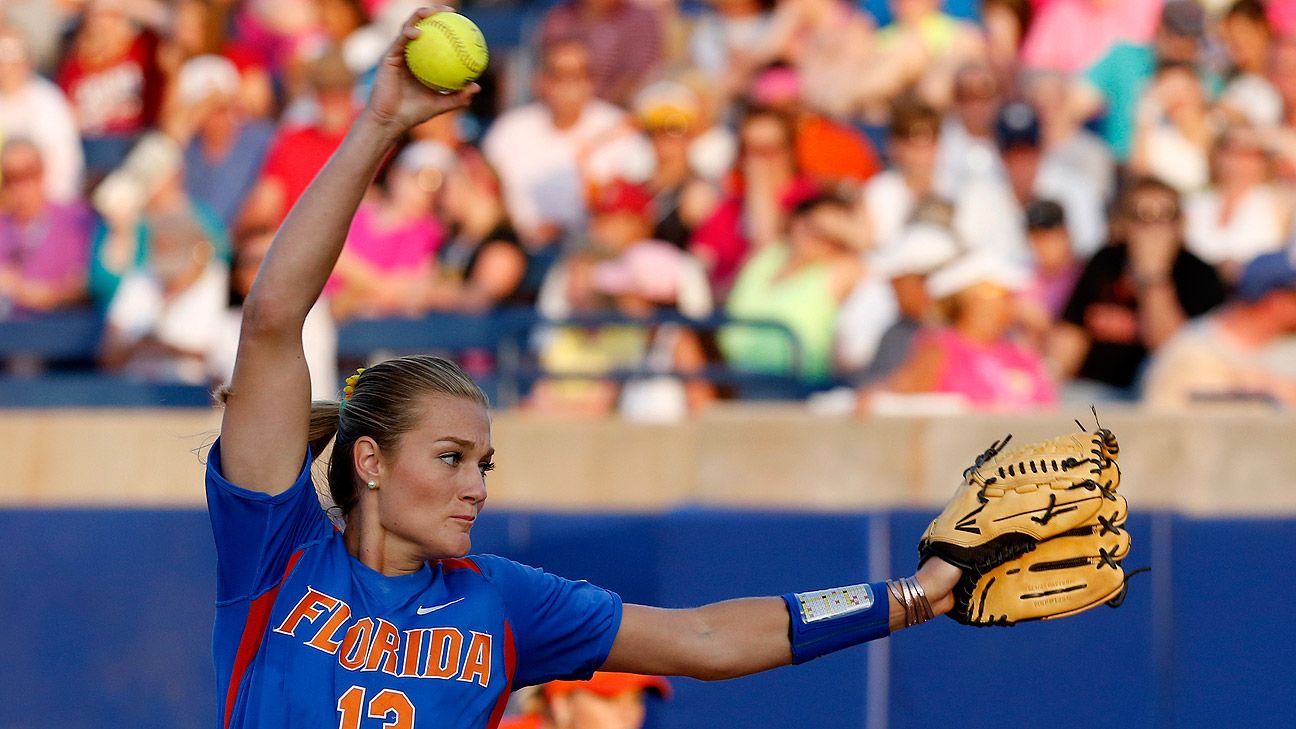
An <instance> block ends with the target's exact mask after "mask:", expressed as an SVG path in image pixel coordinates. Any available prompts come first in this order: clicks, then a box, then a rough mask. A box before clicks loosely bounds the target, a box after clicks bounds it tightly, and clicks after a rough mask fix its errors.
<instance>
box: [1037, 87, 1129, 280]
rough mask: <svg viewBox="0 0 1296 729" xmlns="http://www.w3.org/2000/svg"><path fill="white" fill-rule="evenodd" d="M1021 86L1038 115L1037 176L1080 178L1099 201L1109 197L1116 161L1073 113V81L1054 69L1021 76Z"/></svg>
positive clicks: (1100, 243) (1113, 186)
mask: <svg viewBox="0 0 1296 729" xmlns="http://www.w3.org/2000/svg"><path fill="white" fill-rule="evenodd" d="M1022 87H1023V88H1022V91H1023V95H1024V98H1025V100H1026V101H1027V102H1028V103H1029V104H1030V106H1031V108H1032V109H1033V110H1034V111H1035V114H1036V115H1037V116H1038V117H1039V122H1040V142H1041V144H1042V146H1043V149H1044V158H1043V159H1041V160H1040V174H1041V176H1043V177H1045V178H1048V179H1075V178H1077V177H1080V178H1083V179H1084V180H1085V181H1086V184H1088V185H1089V186H1091V187H1093V189H1094V190H1095V191H1096V192H1097V193H1098V194H1099V196H1100V197H1101V199H1102V202H1104V203H1106V202H1107V201H1109V200H1111V199H1112V197H1113V195H1114V194H1115V190H1116V161H1115V159H1114V158H1113V157H1112V153H1111V150H1110V149H1108V147H1107V145H1106V144H1105V143H1104V142H1103V140H1102V138H1101V137H1099V136H1098V135H1097V134H1094V133H1093V132H1091V131H1089V130H1088V129H1086V128H1085V127H1084V126H1083V125H1082V124H1081V123H1080V120H1079V119H1077V118H1076V116H1075V114H1074V113H1073V110H1074V105H1075V102H1074V100H1073V96H1074V95H1075V90H1074V84H1072V83H1071V82H1070V81H1069V80H1068V79H1067V78H1066V77H1065V76H1063V75H1062V74H1059V73H1056V72H1054V71H1035V72H1031V73H1029V74H1026V75H1025V76H1024V79H1023V82H1022ZM1099 214H1100V215H1103V214H1104V213H1103V211H1099ZM1104 217H1105V215H1104ZM1102 222H1103V221H1099V224H1100V226H1101V224H1102ZM1103 242H1104V241H1103V240H1102V239H1101V238H1099V239H1096V240H1094V241H1092V243H1093V245H1094V246H1095V250H1096V246H1099V245H1102V243H1103ZM1085 253H1086V255H1088V254H1091V253H1093V251H1092V250H1090V251H1086V252H1085Z"/></svg>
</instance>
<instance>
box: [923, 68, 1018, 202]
mask: <svg viewBox="0 0 1296 729" xmlns="http://www.w3.org/2000/svg"><path fill="white" fill-rule="evenodd" d="M1001 101H1002V90H1001V89H1000V88H999V84H998V82H997V81H996V80H995V77H994V74H992V73H990V69H989V67H988V66H985V65H983V64H971V65H967V66H964V67H962V68H960V69H959V70H958V72H957V73H956V74H955V75H954V105H953V107H952V109H951V111H950V112H949V113H947V114H946V115H945V119H944V120H943V121H942V122H941V128H940V137H939V142H938V144H937V148H936V179H935V191H936V194H938V195H940V196H941V197H943V198H945V199H947V200H954V199H956V198H957V197H958V195H959V194H960V193H961V192H962V190H963V188H964V186H966V185H967V184H968V183H970V182H972V181H973V180H979V179H982V178H986V177H998V176H1002V175H1003V162H1002V161H1001V160H1000V159H999V151H998V149H996V147H995V137H994V132H995V118H996V117H997V116H998V114H999V106H1000V103H1001Z"/></svg>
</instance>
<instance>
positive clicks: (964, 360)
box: [886, 251, 1057, 411]
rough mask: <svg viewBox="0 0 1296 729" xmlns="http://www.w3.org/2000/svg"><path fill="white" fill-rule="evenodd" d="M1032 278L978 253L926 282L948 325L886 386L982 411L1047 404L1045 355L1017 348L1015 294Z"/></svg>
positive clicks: (920, 340)
mask: <svg viewBox="0 0 1296 729" xmlns="http://www.w3.org/2000/svg"><path fill="white" fill-rule="evenodd" d="M1026 277H1027V274H1026V272H1025V271H1024V270H1023V269H1020V268H1017V267H1015V266H1014V264H1013V263H1012V261H1010V260H1008V259H1005V258H1003V257H1001V256H999V255H997V254H994V253H990V252H987V251H975V252H972V253H969V254H965V255H964V256H963V257H961V258H959V259H956V260H955V261H952V262H950V263H948V264H946V265H945V266H943V267H942V268H941V269H940V270H939V271H937V272H936V273H934V274H932V275H931V277H930V278H928V279H927V291H928V294H929V295H930V296H931V297H932V299H933V300H935V301H936V302H937V305H938V307H939V308H940V309H941V310H942V316H943V319H944V321H945V322H947V325H946V326H942V327H935V328H929V329H924V330H922V331H920V332H919V333H918V334H917V335H916V336H915V338H914V343H913V347H912V349H911V351H910V354H909V358H908V360H907V361H906V362H905V363H904V364H903V365H901V366H900V368H899V369H898V370H897V371H896V372H895V373H894V374H893V375H892V376H891V378H890V379H889V380H888V381H887V385H886V389H887V390H889V391H891V392H897V393H922V392H935V393H943V394H947V395H956V396H958V397H959V398H960V399H962V400H963V401H964V402H965V403H966V405H967V407H970V408H974V409H977V410H993V411H1020V410H1029V409H1035V408H1040V407H1047V406H1049V405H1052V404H1054V403H1055V402H1056V401H1057V390H1056V388H1055V387H1054V385H1053V383H1052V381H1051V380H1050V378H1049V375H1048V373H1047V371H1046V367H1045V364H1044V358H1043V356H1042V355H1041V354H1040V353H1039V352H1038V351H1037V350H1033V349H1031V348H1030V347H1028V346H1026V345H1024V344H1022V343H1020V342H1019V341H1018V340H1017V339H1016V338H1015V337H1014V333H1013V326H1014V324H1015V323H1016V321H1017V312H1016V304H1015V301H1014V295H1015V294H1016V293H1017V292H1019V291H1020V290H1021V289H1022V287H1023V286H1024V285H1025V283H1026Z"/></svg>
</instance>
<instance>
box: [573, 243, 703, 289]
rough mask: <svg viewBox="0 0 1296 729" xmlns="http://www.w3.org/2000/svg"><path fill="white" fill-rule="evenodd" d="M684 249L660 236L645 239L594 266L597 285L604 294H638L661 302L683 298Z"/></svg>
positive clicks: (595, 285) (595, 283)
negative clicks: (655, 238) (660, 239)
mask: <svg viewBox="0 0 1296 729" xmlns="http://www.w3.org/2000/svg"><path fill="white" fill-rule="evenodd" d="M684 255H685V254H684V252H683V251H681V250H680V249H678V248H676V247H675V246H673V245H671V244H669V243H666V242H664V241H659V240H644V241H640V242H638V243H635V244H634V245H632V246H630V247H629V248H628V249H626V251H625V252H623V253H622V254H621V255H619V256H617V257H616V258H613V259H611V260H607V261H603V262H601V263H599V264H598V265H596V266H595V267H594V288H595V289H596V290H597V291H599V292H600V293H603V294H608V295H610V296H621V295H623V294H634V295H636V296H641V297H643V298H645V299H647V300H649V301H652V302H654V303H658V304H673V303H675V301H676V300H677V299H678V298H679V293H680V283H681V278H682V277H683V275H684V267H685V257H684Z"/></svg>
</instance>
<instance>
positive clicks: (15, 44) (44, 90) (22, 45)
mask: <svg viewBox="0 0 1296 729" xmlns="http://www.w3.org/2000/svg"><path fill="white" fill-rule="evenodd" d="M16 138H25V139H29V140H31V141H32V142H33V143H34V144H36V146H37V147H39V148H40V155H41V159H42V162H43V171H44V175H43V176H42V179H43V180H44V185H45V194H46V195H48V196H49V198H50V200H53V201H54V202H60V203H65V202H71V201H73V200H77V199H80V197H81V192H82V191H81V182H82V176H83V173H84V167H85V158H84V155H83V154H82V152H81V137H80V133H79V132H78V131H77V124H76V119H75V118H74V117H73V115H72V107H71V106H69V105H68V101H67V98H66V97H64V96H63V92H62V91H61V90H60V89H59V88H58V87H57V86H55V85H54V84H52V83H50V82H49V81H47V80H46V79H44V78H42V77H41V76H39V75H37V74H36V70H35V68H34V66H33V62H32V57H31V52H30V51H29V50H28V47H27V43H26V41H25V40H24V38H23V37H22V35H21V34H19V33H18V32H17V31H14V30H11V29H8V28H5V27H3V26H0V141H3V140H4V139H16Z"/></svg>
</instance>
